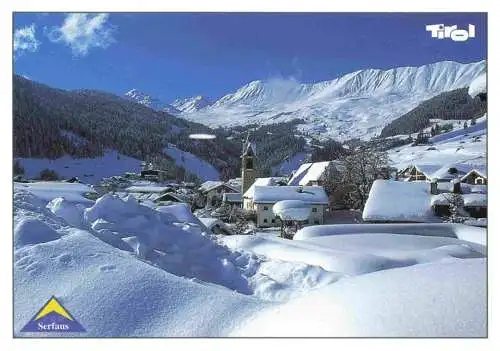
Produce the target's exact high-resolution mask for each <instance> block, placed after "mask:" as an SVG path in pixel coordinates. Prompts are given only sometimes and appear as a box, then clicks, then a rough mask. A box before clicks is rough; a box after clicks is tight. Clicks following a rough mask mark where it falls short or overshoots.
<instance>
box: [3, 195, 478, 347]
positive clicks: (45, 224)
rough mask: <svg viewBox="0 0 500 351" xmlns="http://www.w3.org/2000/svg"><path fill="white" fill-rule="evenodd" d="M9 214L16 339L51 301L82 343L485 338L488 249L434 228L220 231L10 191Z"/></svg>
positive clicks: (184, 213)
mask: <svg viewBox="0 0 500 351" xmlns="http://www.w3.org/2000/svg"><path fill="white" fill-rule="evenodd" d="M13 212H14V245H15V246H14V335H15V336H39V335H37V334H24V333H20V329H21V328H22V327H23V326H24V325H25V324H26V323H27V322H28V321H29V320H30V319H31V318H32V316H33V315H34V314H35V313H36V311H38V310H39V309H40V307H41V306H42V305H43V304H44V303H45V302H46V300H47V299H48V297H50V296H52V295H55V296H57V298H58V299H59V300H60V301H61V302H62V304H63V305H64V307H65V308H67V309H68V310H69V311H70V312H71V314H72V315H73V316H74V317H75V318H76V319H77V320H78V322H79V323H81V324H82V325H83V326H84V328H85V329H86V330H87V333H86V334H85V335H84V336H85V337H113V336H114V337H117V336H121V337H139V336H149V337H183V336H191V337H217V336H219V337H220V336H280V335H283V334H287V333H291V332H292V330H294V332H293V333H292V334H291V335H293V336H316V335H326V336H481V335H484V334H485V333H486V327H485V322H486V316H485V313H486V307H485V299H486V290H485V289H486V281H485V268H486V267H485V259H484V258H483V257H484V255H485V251H486V250H485V246H484V245H479V244H475V243H473V242H471V240H469V242H465V241H463V240H459V238H458V235H457V236H451V235H450V236H448V237H446V236H442V235H438V232H437V229H433V230H434V231H435V236H423V235H418V234H416V235H415V234H413V235H411V234H409V233H408V235H398V234H391V233H390V232H387V231H385V232H383V233H382V234H373V233H380V231H373V232H372V234H370V233H353V235H328V236H323V237H311V238H308V239H307V240H301V241H299V240H286V239H281V238H276V237H272V236H270V235H269V234H257V235H255V236H254V235H247V236H240V235H237V236H219V237H215V236H211V235H210V234H209V233H207V229H206V227H205V225H204V224H203V223H201V222H200V221H199V220H198V219H197V218H196V217H195V216H193V214H192V213H191V211H190V210H189V207H188V206H185V204H178V205H173V206H160V207H155V208H152V207H147V206H143V205H141V204H139V203H137V201H136V200H134V199H133V198H132V197H126V198H119V197H118V196H114V195H111V194H108V195H105V196H103V197H101V198H99V199H98V200H97V201H95V203H74V202H71V201H67V200H64V199H62V198H60V197H57V198H56V199H55V200H53V201H51V202H50V203H49V204H47V203H46V201H45V200H44V199H40V198H38V197H37V196H36V195H34V193H31V192H29V191H26V190H25V189H23V188H16V187H15V188H14V211H13ZM210 221H211V222H212V223H216V222H217V221H214V220H210ZM207 224H208V223H207ZM324 227H331V226H316V227H309V228H311V229H310V230H312V229H313V228H324ZM340 227H343V228H344V230H347V229H348V228H351V226H345V225H344V226H340ZM366 227H368V228H370V227H372V225H366ZM346 228H347V229H346ZM384 228H388V226H385V227H384ZM442 228H448V230H449V231H450V233H451V232H452V231H453V232H457V233H461V236H463V237H469V238H473V239H476V241H479V240H477V239H478V238H480V237H482V238H483V240H485V237H486V235H485V232H486V231H485V229H483V228H476V227H468V226H458V225H455V226H444V227H442ZM450 228H452V229H450ZM464 228H465V229H464ZM381 229H382V228H381ZM372 230H373V229H372ZM429 230H430V231H432V230H431V229H429ZM353 231H354V232H356V231H359V229H356V228H354V229H353ZM465 240H467V239H465ZM393 268H398V269H393ZM47 282H50V284H47ZM443 282H446V284H443ZM367 291H369V292H370V293H369V294H367V293H366V292H367ZM422 321H425V323H422ZM53 335H54V336H63V335H58V334H53ZM64 336H68V335H64ZM70 336H72V335H70ZM74 336H81V335H74Z"/></svg>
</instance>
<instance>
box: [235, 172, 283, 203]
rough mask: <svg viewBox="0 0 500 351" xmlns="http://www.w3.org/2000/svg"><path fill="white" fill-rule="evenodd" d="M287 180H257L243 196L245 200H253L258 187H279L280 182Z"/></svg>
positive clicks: (276, 178)
mask: <svg viewBox="0 0 500 351" xmlns="http://www.w3.org/2000/svg"><path fill="white" fill-rule="evenodd" d="M285 180H286V178H283V177H268V178H257V179H255V182H254V183H253V184H252V185H251V186H250V188H248V190H247V191H246V192H245V193H244V194H243V198H247V199H251V198H253V197H254V191H255V187H256V186H278V183H279V182H281V181H285Z"/></svg>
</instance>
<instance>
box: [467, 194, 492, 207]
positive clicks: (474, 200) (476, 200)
mask: <svg viewBox="0 0 500 351" xmlns="http://www.w3.org/2000/svg"><path fill="white" fill-rule="evenodd" d="M462 196H463V198H464V206H488V197H487V195H486V194H477V193H476V194H464V195H462Z"/></svg>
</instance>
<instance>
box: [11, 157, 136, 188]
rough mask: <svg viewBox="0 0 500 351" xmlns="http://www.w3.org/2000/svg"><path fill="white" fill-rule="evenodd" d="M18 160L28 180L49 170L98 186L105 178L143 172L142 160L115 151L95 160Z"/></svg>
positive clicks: (67, 177)
mask: <svg viewBox="0 0 500 351" xmlns="http://www.w3.org/2000/svg"><path fill="white" fill-rule="evenodd" d="M16 159H18V160H19V162H20V163H21V165H22V166H23V167H24V170H25V176H26V177H27V178H36V177H38V175H39V174H40V171H42V170H44V169H46V168H48V169H52V170H54V171H56V172H57V174H58V175H59V176H61V177H63V178H66V179H69V178H72V177H78V178H79V179H80V180H81V181H82V182H85V183H89V184H97V183H99V181H100V180H101V179H102V178H104V177H111V176H114V175H119V174H123V173H125V172H139V171H140V170H141V160H137V159H134V158H132V157H128V156H124V155H121V154H119V153H118V152H116V151H115V150H108V151H106V152H105V153H104V156H102V157H95V158H72V157H71V156H63V157H61V158H58V159H55V160H50V159H42V158H22V157H21V158H16Z"/></svg>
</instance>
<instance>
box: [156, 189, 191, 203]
mask: <svg viewBox="0 0 500 351" xmlns="http://www.w3.org/2000/svg"><path fill="white" fill-rule="evenodd" d="M189 200H190V199H189V197H188V196H186V195H184V194H177V193H173V192H172V193H166V194H163V195H160V196H158V197H157V198H156V199H155V200H154V202H155V203H160V204H165V203H172V202H180V203H189V202H190V201H189Z"/></svg>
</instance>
